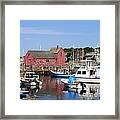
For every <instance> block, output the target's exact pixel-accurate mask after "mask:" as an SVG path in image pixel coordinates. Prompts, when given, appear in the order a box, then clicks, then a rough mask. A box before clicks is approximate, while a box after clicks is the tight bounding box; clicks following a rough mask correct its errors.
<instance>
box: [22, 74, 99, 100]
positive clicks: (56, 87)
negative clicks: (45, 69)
mask: <svg viewBox="0 0 120 120" xmlns="http://www.w3.org/2000/svg"><path fill="white" fill-rule="evenodd" d="M40 80H41V81H42V84H40V85H39V84H37V85H36V86H32V88H31V87H30V89H29V90H28V91H29V92H28V94H26V96H25V97H21V99H27V100H31V99H32V100H80V99H81V100H87V99H93V100H94V99H95V100H98V99H100V95H99V94H98V93H97V94H96V95H94V94H87V93H85V94H84V92H83V91H82V92H83V93H82V92H81V90H80V89H71V88H67V87H66V86H65V85H64V84H63V83H62V82H61V81H60V80H61V78H51V76H41V77H40ZM27 87H28V86H27ZM21 89H23V88H21Z"/></svg>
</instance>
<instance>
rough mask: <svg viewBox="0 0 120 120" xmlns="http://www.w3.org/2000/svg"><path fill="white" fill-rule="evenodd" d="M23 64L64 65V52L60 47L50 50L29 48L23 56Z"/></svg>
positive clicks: (40, 65) (38, 65) (35, 65)
mask: <svg viewBox="0 0 120 120" xmlns="http://www.w3.org/2000/svg"><path fill="white" fill-rule="evenodd" d="M24 64H25V65H26V66H29V67H30V66H31V67H32V66H34V67H49V66H64V65H65V53H64V50H63V49H62V48H54V49H51V50H50V51H35V50H29V51H28V52H27V53H26V55H25V57H24Z"/></svg>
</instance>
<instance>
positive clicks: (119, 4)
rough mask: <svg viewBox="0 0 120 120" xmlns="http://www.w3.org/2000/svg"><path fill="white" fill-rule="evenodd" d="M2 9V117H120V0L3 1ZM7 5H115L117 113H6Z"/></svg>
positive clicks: (0, 60)
mask: <svg viewBox="0 0 120 120" xmlns="http://www.w3.org/2000/svg"><path fill="white" fill-rule="evenodd" d="M0 5H1V6H0V10H1V13H0V14H1V19H0V23H1V27H0V30H1V33H0V36H1V41H0V48H1V49H0V58H1V59H0V71H1V72H0V88H1V89H0V119H116V120H117V119H118V120H119V118H120V111H119V110H120V106H119V101H120V98H119V77H120V76H119V68H120V66H119V60H120V55H119V51H120V48H119V40H120V36H119V33H120V32H119V28H120V20H119V18H120V15H119V14H120V1H119V0H98V1H97V0H93V1H91V0H75V1H74V0H61V1H57V0H44V1H43V0H42V1H41V0H40V1H2V2H1V3H0ZM5 5H115V115H5Z"/></svg>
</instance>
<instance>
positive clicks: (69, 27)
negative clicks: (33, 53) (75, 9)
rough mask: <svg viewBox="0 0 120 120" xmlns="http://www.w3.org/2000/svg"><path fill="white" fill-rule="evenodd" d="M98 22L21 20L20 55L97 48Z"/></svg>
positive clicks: (98, 36) (98, 41) (98, 37)
mask: <svg viewBox="0 0 120 120" xmlns="http://www.w3.org/2000/svg"><path fill="white" fill-rule="evenodd" d="M99 43H100V21H99V20H21V21H20V55H21V56H22V55H25V53H26V52H27V51H28V50H44V51H46V50H49V49H50V48H53V47H56V46H57V45H58V46H59V47H62V48H71V47H74V48H84V47H98V45H99Z"/></svg>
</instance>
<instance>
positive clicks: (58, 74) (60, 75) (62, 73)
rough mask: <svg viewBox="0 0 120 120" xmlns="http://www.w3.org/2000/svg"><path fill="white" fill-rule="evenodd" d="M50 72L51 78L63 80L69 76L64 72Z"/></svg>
mask: <svg viewBox="0 0 120 120" xmlns="http://www.w3.org/2000/svg"><path fill="white" fill-rule="evenodd" d="M50 72H51V76H52V77H64V78H68V77H70V76H71V75H70V74H68V73H65V72H59V71H58V72H55V71H52V70H51V71H50Z"/></svg>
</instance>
